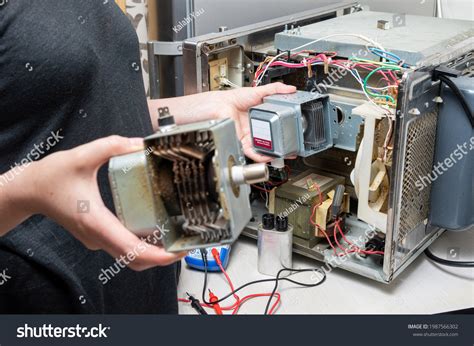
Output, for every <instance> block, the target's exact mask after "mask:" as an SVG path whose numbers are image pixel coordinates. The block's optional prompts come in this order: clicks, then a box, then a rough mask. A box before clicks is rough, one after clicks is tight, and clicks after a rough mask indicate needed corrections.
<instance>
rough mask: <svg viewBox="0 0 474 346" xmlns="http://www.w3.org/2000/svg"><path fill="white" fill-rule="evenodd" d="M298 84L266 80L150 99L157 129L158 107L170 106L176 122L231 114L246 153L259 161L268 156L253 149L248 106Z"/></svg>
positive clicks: (188, 121) (263, 160) (224, 116)
mask: <svg viewBox="0 0 474 346" xmlns="http://www.w3.org/2000/svg"><path fill="white" fill-rule="evenodd" d="M295 91H296V88H295V87H293V86H288V85H284V84H282V83H273V84H267V85H265V86H261V87H257V88H239V89H233V90H228V91H211V92H206V93H201V94H194V95H189V96H182V97H175V98H168V99H158V100H149V101H148V108H149V110H150V116H151V121H152V124H153V128H154V129H155V130H157V118H158V112H157V109H158V108H159V107H168V108H169V109H170V113H171V114H172V115H174V116H175V120H176V123H177V124H186V123H191V122H197V121H203V120H210V119H225V118H231V119H233V120H234V121H235V126H236V130H237V136H238V137H239V139H240V141H241V142H242V146H243V148H244V151H245V155H247V156H248V157H249V158H251V159H252V160H254V161H257V162H265V161H269V158H268V157H266V156H263V155H259V154H257V153H256V152H255V151H254V150H253V146H252V143H251V138H250V125H249V120H248V114H247V112H248V110H249V108H250V107H253V106H256V105H258V104H260V103H262V102H263V98H264V97H265V96H269V95H273V94H289V93H294V92H295Z"/></svg>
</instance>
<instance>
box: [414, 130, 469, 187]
mask: <svg viewBox="0 0 474 346" xmlns="http://www.w3.org/2000/svg"><path fill="white" fill-rule="evenodd" d="M473 150H474V137H471V138H470V139H469V141H468V142H464V143H463V144H458V145H457V148H456V149H455V150H453V152H452V153H451V154H450V155H449V156H448V157H446V158H445V159H444V160H443V161H442V162H438V163H436V164H435V165H434V166H433V170H432V171H431V173H430V174H428V175H424V176H418V180H417V181H416V182H415V186H416V187H417V188H418V190H419V191H422V190H423V189H425V188H426V187H428V186H430V185H431V184H432V183H433V182H435V181H436V180H437V179H438V178H439V177H440V176H442V175H443V174H444V173H446V172H447V171H448V170H449V169H450V168H452V167H454V166H455V165H456V164H458V163H459V162H460V161H462V160H463V159H464V158H465V157H466V156H467V155H468V154H469V153H470V152H471V151H473Z"/></svg>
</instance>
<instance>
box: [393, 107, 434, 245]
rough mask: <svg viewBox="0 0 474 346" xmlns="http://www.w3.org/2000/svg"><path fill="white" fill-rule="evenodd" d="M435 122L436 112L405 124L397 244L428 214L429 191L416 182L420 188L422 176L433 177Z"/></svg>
mask: <svg viewBox="0 0 474 346" xmlns="http://www.w3.org/2000/svg"><path fill="white" fill-rule="evenodd" d="M437 119H438V117H437V113H435V112H432V113H427V114H425V115H423V116H421V117H419V118H418V119H416V120H414V121H412V122H411V123H410V124H409V125H408V130H407V140H406V155H405V162H404V167H403V172H404V175H403V182H402V196H401V205H400V222H399V233H398V242H399V243H400V242H401V241H403V239H405V237H406V236H407V235H408V234H409V233H410V232H411V231H412V230H413V229H415V228H416V227H417V226H418V225H419V224H420V223H421V222H423V221H424V220H425V219H426V218H427V217H428V214H429V206H430V191H431V188H430V186H429V185H428V186H427V187H425V188H423V189H422V190H421V191H420V189H419V188H418V186H417V182H418V185H420V183H421V179H422V177H429V176H430V175H431V176H432V175H433V174H432V169H433V160H434V150H435V139H436V124H437ZM425 180H426V179H425Z"/></svg>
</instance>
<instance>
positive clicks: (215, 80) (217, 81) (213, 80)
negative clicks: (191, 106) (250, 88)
mask: <svg viewBox="0 0 474 346" xmlns="http://www.w3.org/2000/svg"><path fill="white" fill-rule="evenodd" d="M228 70H229V65H228V62H227V58H222V59H217V60H213V61H210V62H209V83H210V90H211V91H212V90H219V89H221V86H222V84H223V81H226V80H227V78H228V74H229V73H228Z"/></svg>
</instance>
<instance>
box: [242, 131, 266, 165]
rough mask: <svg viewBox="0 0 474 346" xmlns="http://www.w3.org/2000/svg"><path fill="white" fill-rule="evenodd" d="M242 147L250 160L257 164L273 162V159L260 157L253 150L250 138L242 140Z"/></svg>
mask: <svg viewBox="0 0 474 346" xmlns="http://www.w3.org/2000/svg"><path fill="white" fill-rule="evenodd" d="M242 147H243V149H244V153H245V156H247V157H248V158H249V159H251V160H253V161H255V162H262V163H264V162H270V161H271V160H272V158H271V157H268V156H265V155H260V154H259V153H257V152H256V151H255V150H254V149H253V147H252V143H251V139H250V136H246V137H244V138H243V139H242Z"/></svg>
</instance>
